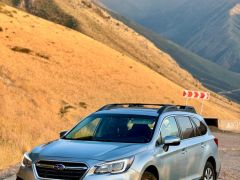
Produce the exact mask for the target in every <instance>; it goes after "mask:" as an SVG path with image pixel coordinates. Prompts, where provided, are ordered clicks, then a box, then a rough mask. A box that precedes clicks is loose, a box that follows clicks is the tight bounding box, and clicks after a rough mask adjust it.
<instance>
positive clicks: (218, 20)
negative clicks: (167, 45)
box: [100, 0, 240, 73]
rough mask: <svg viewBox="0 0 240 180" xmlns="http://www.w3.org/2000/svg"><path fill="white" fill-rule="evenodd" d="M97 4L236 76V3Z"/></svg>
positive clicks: (239, 62) (239, 42) (239, 63)
mask: <svg viewBox="0 0 240 180" xmlns="http://www.w3.org/2000/svg"><path fill="white" fill-rule="evenodd" d="M100 2H102V3H103V4H104V5H106V6H107V7H109V8H110V9H112V10H114V11H116V12H118V13H119V14H121V15H123V16H125V17H127V18H130V19H133V20H135V21H136V22H138V23H140V24H141V25H143V26H145V27H147V28H149V29H151V30H153V31H154V32H157V33H159V34H161V35H162V36H163V37H166V38H168V39H170V40H172V41H174V42H176V43H178V44H179V45H181V46H183V47H185V48H186V49H189V50H190V51H192V52H194V53H196V54H198V55H200V56H202V57H203V58H205V59H208V60H211V61H212V62H214V63H217V64H219V65H221V66H222V67H224V68H227V69H229V70H231V71H234V72H238V73H240V52H239V48H240V39H239V35H240V28H239V27H240V16H239V14H240V13H239V4H240V0H202V1H192V0H181V1H179V0H169V1H164V0H160V1H159V0H150V1H149V2H146V1H143V0H140V1H134V0H123V1H112V0H100ZM121 4H125V7H128V8H125V7H122V6H121ZM133 12H134V13H133ZM135 12H137V13H135Z"/></svg>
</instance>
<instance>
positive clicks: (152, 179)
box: [141, 171, 157, 180]
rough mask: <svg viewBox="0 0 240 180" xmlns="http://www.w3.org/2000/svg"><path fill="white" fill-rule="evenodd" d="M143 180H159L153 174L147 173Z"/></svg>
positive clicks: (144, 174)
mask: <svg viewBox="0 0 240 180" xmlns="http://www.w3.org/2000/svg"><path fill="white" fill-rule="evenodd" d="M141 180H157V178H156V176H155V175H154V174H153V173H151V172H148V171H145V172H144V173H143V175H142V178H141Z"/></svg>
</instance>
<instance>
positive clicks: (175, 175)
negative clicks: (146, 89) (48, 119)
mask: <svg viewBox="0 0 240 180" xmlns="http://www.w3.org/2000/svg"><path fill="white" fill-rule="evenodd" d="M219 172H220V161H219V155H218V139H216V138H215V137H214V136H213V135H212V133H211V132H210V130H209V128H208V127H207V125H206V123H205V122H204V120H203V118H202V117H201V116H200V115H198V114H197V113H196V111H195V109H194V108H193V107H190V106H179V105H178V106H176V105H166V104H110V105H106V106H104V107H102V108H101V109H99V110H98V111H96V112H94V113H93V114H91V115H89V116H88V117H86V118H85V119H83V120H81V121H80V123H78V124H77V125H76V126H75V127H74V128H73V129H71V130H69V131H63V132H61V133H60V139H58V140H55V141H52V142H49V143H47V144H43V145H40V146H38V147H36V148H34V149H33V150H32V151H31V152H28V153H26V154H25V155H24V157H23V160H22V164H21V167H20V170H19V172H18V174H17V179H18V180H33V179H68V180H75V179H78V180H79V179H84V180H158V179H169V180H175V179H176V180H178V179H206V180H215V179H217V177H218V175H219Z"/></svg>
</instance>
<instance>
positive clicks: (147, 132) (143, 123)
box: [64, 114, 157, 143]
mask: <svg viewBox="0 0 240 180" xmlns="http://www.w3.org/2000/svg"><path fill="white" fill-rule="evenodd" d="M156 119H157V118H156V117H154V116H140V115H119V114H118V115H116V114H113V115H112V114H105V115H102V114H101V115H92V116H89V117H87V118H86V119H84V120H83V121H81V122H80V123H79V124H78V125H77V126H75V127H74V128H73V129H72V130H71V131H70V132H69V133H68V134H67V135H66V136H65V137H64V139H70V140H85V141H103V142H123V143H147V142H150V141H151V139H152V135H153V132H154V129H155V125H156Z"/></svg>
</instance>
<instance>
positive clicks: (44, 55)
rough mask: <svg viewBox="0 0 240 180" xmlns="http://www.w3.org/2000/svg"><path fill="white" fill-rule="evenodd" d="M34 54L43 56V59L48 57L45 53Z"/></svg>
mask: <svg viewBox="0 0 240 180" xmlns="http://www.w3.org/2000/svg"><path fill="white" fill-rule="evenodd" d="M36 56H38V57H40V58H44V59H49V56H48V55H47V54H43V53H36Z"/></svg>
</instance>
